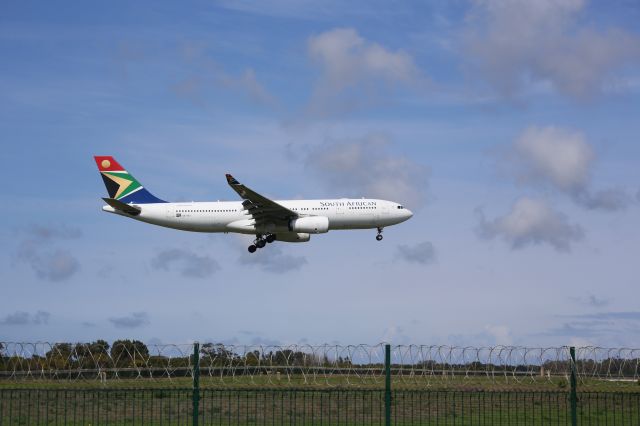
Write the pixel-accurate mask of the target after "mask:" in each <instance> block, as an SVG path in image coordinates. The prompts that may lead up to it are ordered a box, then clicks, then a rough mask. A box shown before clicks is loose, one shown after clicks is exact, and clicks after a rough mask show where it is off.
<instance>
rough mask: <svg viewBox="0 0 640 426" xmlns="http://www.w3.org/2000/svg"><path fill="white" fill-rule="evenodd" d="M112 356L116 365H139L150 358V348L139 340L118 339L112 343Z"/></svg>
mask: <svg viewBox="0 0 640 426" xmlns="http://www.w3.org/2000/svg"><path fill="white" fill-rule="evenodd" d="M110 353H111V358H112V360H113V363H114V365H115V366H116V367H119V368H125V367H139V366H143V365H144V364H145V362H146V361H147V360H148V359H149V348H147V345H145V344H144V343H142V342H141V341H139V340H129V339H126V340H116V341H115V342H113V345H111V352H110Z"/></svg>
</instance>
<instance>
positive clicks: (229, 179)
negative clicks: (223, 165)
mask: <svg viewBox="0 0 640 426" xmlns="http://www.w3.org/2000/svg"><path fill="white" fill-rule="evenodd" d="M225 176H226V177H227V183H228V184H229V185H239V184H240V182H238V181H237V180H236V178H234V177H233V176H231V175H230V174H229V173H227V174H226V175H225Z"/></svg>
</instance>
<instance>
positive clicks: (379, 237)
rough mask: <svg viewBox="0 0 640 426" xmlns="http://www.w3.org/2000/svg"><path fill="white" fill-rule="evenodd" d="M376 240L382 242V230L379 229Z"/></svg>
mask: <svg viewBox="0 0 640 426" xmlns="http://www.w3.org/2000/svg"><path fill="white" fill-rule="evenodd" d="M376 240H378V241H382V228H378V235H376Z"/></svg>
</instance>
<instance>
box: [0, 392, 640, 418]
mask: <svg viewBox="0 0 640 426" xmlns="http://www.w3.org/2000/svg"><path fill="white" fill-rule="evenodd" d="M199 397H200V404H199V409H198V411H197V416H196V417H195V418H194V415H193V414H194V412H193V410H192V403H193V401H192V389H175V388H168V389H99V390H96V389H89V390H78V389H73V390H69V389H55V390H46V389H40V390H34V389H2V390H0V424H1V425H185V426H186V425H189V426H191V425H193V424H198V425H384V424H385V422H386V418H385V414H386V413H385V397H386V393H385V392H384V391H381V390H365V389H324V390H309V389H235V390H234V389H204V390H201V391H200V392H199ZM639 407H640V393H623V392H619V393H602V392H598V393H578V406H577V416H576V418H575V421H576V424H578V425H629V426H631V425H634V426H637V425H640V409H639ZM390 412H391V417H390V419H389V421H390V422H391V424H393V425H508V426H511V425H570V424H572V420H573V419H572V416H571V404H570V398H569V395H568V393H567V392H511V391H509V392H506V391H505V392H494V391H490V392H487V391H430V390H401V391H392V392H391V405H390Z"/></svg>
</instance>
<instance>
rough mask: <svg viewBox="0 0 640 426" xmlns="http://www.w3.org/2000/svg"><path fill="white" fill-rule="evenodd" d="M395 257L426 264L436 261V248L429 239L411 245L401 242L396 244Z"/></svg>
mask: <svg viewBox="0 0 640 426" xmlns="http://www.w3.org/2000/svg"><path fill="white" fill-rule="evenodd" d="M396 257H397V258H399V259H402V260H405V261H407V262H410V263H420V264H422V265H428V264H430V263H433V262H435V261H436V249H435V247H434V246H433V244H432V243H430V242H429V241H424V242H422V243H418V244H416V245H413V246H410V245H406V244H401V245H399V246H398V252H397V254H396Z"/></svg>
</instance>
